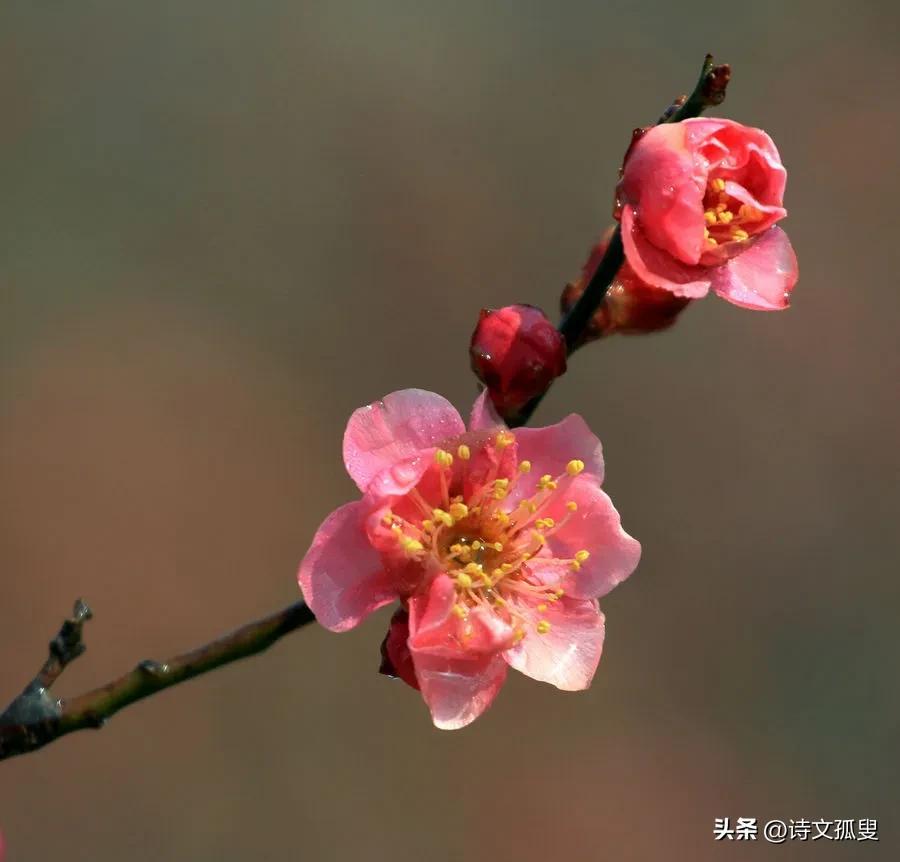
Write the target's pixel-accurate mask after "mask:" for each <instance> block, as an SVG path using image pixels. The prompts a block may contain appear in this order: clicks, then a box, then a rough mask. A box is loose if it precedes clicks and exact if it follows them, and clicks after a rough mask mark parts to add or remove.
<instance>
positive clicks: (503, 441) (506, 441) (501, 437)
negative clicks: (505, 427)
mask: <svg viewBox="0 0 900 862" xmlns="http://www.w3.org/2000/svg"><path fill="white" fill-rule="evenodd" d="M515 442H516V435H515V434H513V433H512V431H501V432H500V433H499V434H498V435H497V437H496V439H495V440H494V444H495V445H496V446H497V448H498V449H505V448H506V447H507V446H512V444H513V443H515Z"/></svg>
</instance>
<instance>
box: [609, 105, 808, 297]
mask: <svg viewBox="0 0 900 862" xmlns="http://www.w3.org/2000/svg"><path fill="white" fill-rule="evenodd" d="M786 179H787V172H786V171H785V169H784V166H783V165H782V163H781V158H780V156H779V155H778V150H777V149H776V148H775V144H774V143H773V142H772V139H771V138H770V137H769V136H768V135H767V134H766V133H765V132H763V131H762V130H760V129H753V128H750V127H748V126H742V125H741V124H740V123H736V122H734V121H733V120H724V119H703V118H696V119H690V120H684V121H683V122H680V123H668V124H665V123H664V124H662V125H659V126H654V127H653V128H651V129H649V130H648V131H647V132H646V133H645V134H644V135H643V136H642V137H640V138H639V139H638V140H636V142H635V143H634V145H633V146H632V148H631V149H630V151H629V153H628V156H627V158H626V161H625V165H624V167H623V171H622V178H621V180H620V181H619V186H618V189H617V202H618V206H617V211H618V216H619V217H620V219H621V225H622V242H623V244H624V246H625V256H626V259H627V261H628V263H629V265H630V266H631V269H632V270H633V271H634V273H635V274H636V275H637V277H638V278H639V279H641V280H643V281H644V282H646V283H647V284H649V285H652V286H654V287H658V288H664V289H665V290H669V291H671V292H672V293H674V294H675V295H676V296H681V297H685V298H687V299H698V298H700V297H702V296H705V295H706V294H707V292H708V291H709V290H710V289H712V290H713V291H714V292H715V293H716V294H718V295H719V296H721V297H723V298H724V299H727V300H728V301H729V302H731V303H734V304H735V305H739V306H742V307H744V308H753V309H761V310H765V311H774V310H778V309H783V308H787V306H788V303H789V298H790V292H791V290H792V289H793V287H794V285H795V284H796V282H797V275H798V271H797V259H796V256H795V255H794V250H793V249H792V248H791V244H790V241H789V240H788V238H787V234H786V233H784V231H782V230H781V228H779V227H777V226H776V222H778V221H780V220H781V219H783V218H784V217H785V215H787V210H785V208H784V206H783V196H784V187H785V181H786Z"/></svg>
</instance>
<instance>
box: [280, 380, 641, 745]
mask: <svg viewBox="0 0 900 862" xmlns="http://www.w3.org/2000/svg"><path fill="white" fill-rule="evenodd" d="M344 462H345V464H346V466H347V471H348V472H349V474H350V476H351V477H352V478H353V480H354V481H355V482H356V484H357V485H358V487H359V489H360V491H361V492H362V499H360V500H357V501H355V502H351V503H347V504H346V505H344V506H342V507H340V508H339V509H337V510H336V511H334V512H333V513H332V514H331V515H329V516H328V518H326V519H325V522H324V523H323V524H322V526H321V527H320V528H319V530H318V532H317V533H316V535H315V538H314V539H313V542H312V545H311V547H310V549H309V551H308V552H307V554H306V556H305V558H304V559H303V562H302V563H301V565H300V571H299V575H298V579H299V582H300V587H301V589H302V591H303V595H304V598H305V599H306V601H307V602H308V604H309V606H310V607H311V608H312V610H313V612H314V613H315V614H316V617H317V619H318V621H319V622H320V623H321V624H322V625H323V626H325V627H326V628H328V629H331V630H333V631H346V630H347V629H350V628H352V627H354V626H355V625H357V624H358V623H359V622H360V621H361V620H362V619H363V618H364V617H366V616H367V615H368V614H370V613H371V612H372V611H374V610H375V609H376V608H379V607H381V606H383V605H386V604H389V603H390V602H393V601H395V600H398V599H399V600H400V603H401V606H400V610H399V611H398V612H397V613H396V614H395V615H394V618H393V619H392V621H391V627H390V630H389V632H388V636H387V638H386V639H385V643H384V645H383V647H382V657H383V664H382V669H383V670H384V671H386V672H388V673H391V674H392V675H397V676H399V677H401V678H402V679H404V680H405V681H406V682H408V683H409V684H410V685H413V686H414V687H416V688H418V689H419V690H420V691H421V693H422V696H423V698H424V699H425V702H426V704H427V705H428V707H429V709H430V711H431V714H432V718H433V720H434V723H435V724H436V725H437V726H438V727H441V728H448V729H449V728H459V727H463V726H464V725H467V724H469V723H470V722H471V721H473V720H474V719H475V718H477V717H478V716H479V715H480V714H481V713H482V712H484V710H485V709H487V707H488V706H489V705H490V704H491V702H492V701H493V699H494V697H495V696H496V695H497V693H498V691H499V690H500V687H501V686H502V684H503V682H504V680H505V678H506V673H507V668H508V667H510V666H511V667H513V668H515V669H516V670H519V671H521V672H522V673H524V674H527V675H528V676H531V677H533V678H534V679H537V680H541V681H544V682H549V683H552V684H553V685H555V686H557V687H558V688H560V689H565V690H578V689H584V688H586V687H587V686H588V685H589V684H590V682H591V679H592V677H593V675H594V671H595V670H596V668H597V663H598V662H599V660H600V652H601V648H602V645H603V633H604V618H603V615H602V613H601V612H600V610H599V608H598V605H597V598H598V597H600V596H603V595H605V594H606V593H607V592H609V591H610V590H611V589H612V588H613V587H614V586H615V585H616V584H618V583H619V582H621V581H622V580H624V579H625V578H626V577H628V575H630V574H631V572H632V571H633V570H634V569H635V567H636V566H637V563H638V559H639V557H640V545H639V544H638V542H636V541H635V540H634V539H633V538H631V537H630V536H629V535H628V534H627V533H625V532H624V531H623V530H622V527H621V523H620V519H619V515H618V512H617V511H616V510H615V508H614V507H613V505H612V502H611V501H610V499H609V497H607V495H606V494H605V493H604V492H603V491H602V490H601V487H600V486H601V483H602V480H603V459H602V454H601V447H600V442H599V440H598V439H597V438H596V436H594V434H593V433H592V432H591V431H590V429H589V428H588V427H587V425H586V424H585V422H584V420H583V419H581V418H580V417H579V416H577V415H574V414H573V415H570V416H569V417H567V418H566V419H564V420H563V421H562V422H560V423H558V424H557V425H552V426H550V427H547V428H522V429H518V430H516V431H515V432H513V431H510V430H509V429H507V428H506V427H505V426H504V425H503V423H502V422H501V421H500V419H499V418H498V417H497V414H496V413H495V412H494V410H493V408H492V406H491V403H490V400H489V399H488V397H487V394H486V393H482V395H481V396H480V397H479V398H478V400H477V401H476V403H475V407H474V408H473V411H472V416H471V419H470V423H469V429H468V430H467V429H466V427H465V424H464V423H463V420H462V419H461V418H460V416H459V414H458V413H457V411H456V410H455V409H454V408H453V406H452V405H451V404H450V403H449V402H447V401H446V400H445V399H444V398H442V397H441V396H439V395H436V394H434V393H432V392H425V391H423V390H417V389H407V390H402V391H400V392H394V393H392V394H391V395H388V396H387V397H386V398H384V400H383V401H379V402H376V403H375V404H371V405H369V406H368V407H363V408H361V409H359V410H357V411H356V412H355V413H354V414H353V416H352V417H351V418H350V422H349V423H348V425H347V430H346V433H345V435H344Z"/></svg>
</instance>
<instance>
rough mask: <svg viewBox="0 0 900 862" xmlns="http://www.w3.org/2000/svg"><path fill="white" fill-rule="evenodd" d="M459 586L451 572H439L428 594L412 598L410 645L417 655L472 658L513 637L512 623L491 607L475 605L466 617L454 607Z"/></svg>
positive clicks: (496, 648)
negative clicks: (450, 575) (445, 573)
mask: <svg viewBox="0 0 900 862" xmlns="http://www.w3.org/2000/svg"><path fill="white" fill-rule="evenodd" d="M455 605H456V587H455V585H454V583H453V580H452V579H451V578H449V577H448V576H447V575H438V576H437V577H436V578H435V579H434V580H433V581H432V583H431V588H430V589H429V590H428V592H427V593H425V594H418V595H415V596H413V597H412V598H411V599H410V600H409V631H410V637H409V648H410V651H411V652H412V653H413V655H414V656H415V655H423V654H429V655H432V656H442V657H444V658H472V657H474V656H478V655H492V654H495V653H498V652H501V651H502V650H504V649H506V648H507V647H508V646H509V645H510V644H511V643H512V641H513V630H512V628H511V627H510V626H509V624H508V623H506V622H504V621H503V620H501V619H500V618H499V617H498V616H496V615H495V614H492V613H491V612H490V611H489V610H488V609H487V608H473V609H472V610H471V611H470V612H469V613H468V615H467V616H466V618H465V619H461V618H460V617H459V616H457V615H456V614H455V613H454V612H453V611H454V607H455Z"/></svg>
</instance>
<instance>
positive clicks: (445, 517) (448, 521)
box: [431, 509, 454, 527]
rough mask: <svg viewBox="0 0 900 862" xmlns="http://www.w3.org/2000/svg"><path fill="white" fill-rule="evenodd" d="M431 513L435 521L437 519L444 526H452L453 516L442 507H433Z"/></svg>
mask: <svg viewBox="0 0 900 862" xmlns="http://www.w3.org/2000/svg"><path fill="white" fill-rule="evenodd" d="M431 515H432V517H433V518H434V520H435V521H439V522H440V523H442V524H443V525H444V526H445V527H452V526H453V523H454V521H453V516H452V515H451V514H450V513H449V512H445V511H444V510H443V509H434V510H432V512H431Z"/></svg>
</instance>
